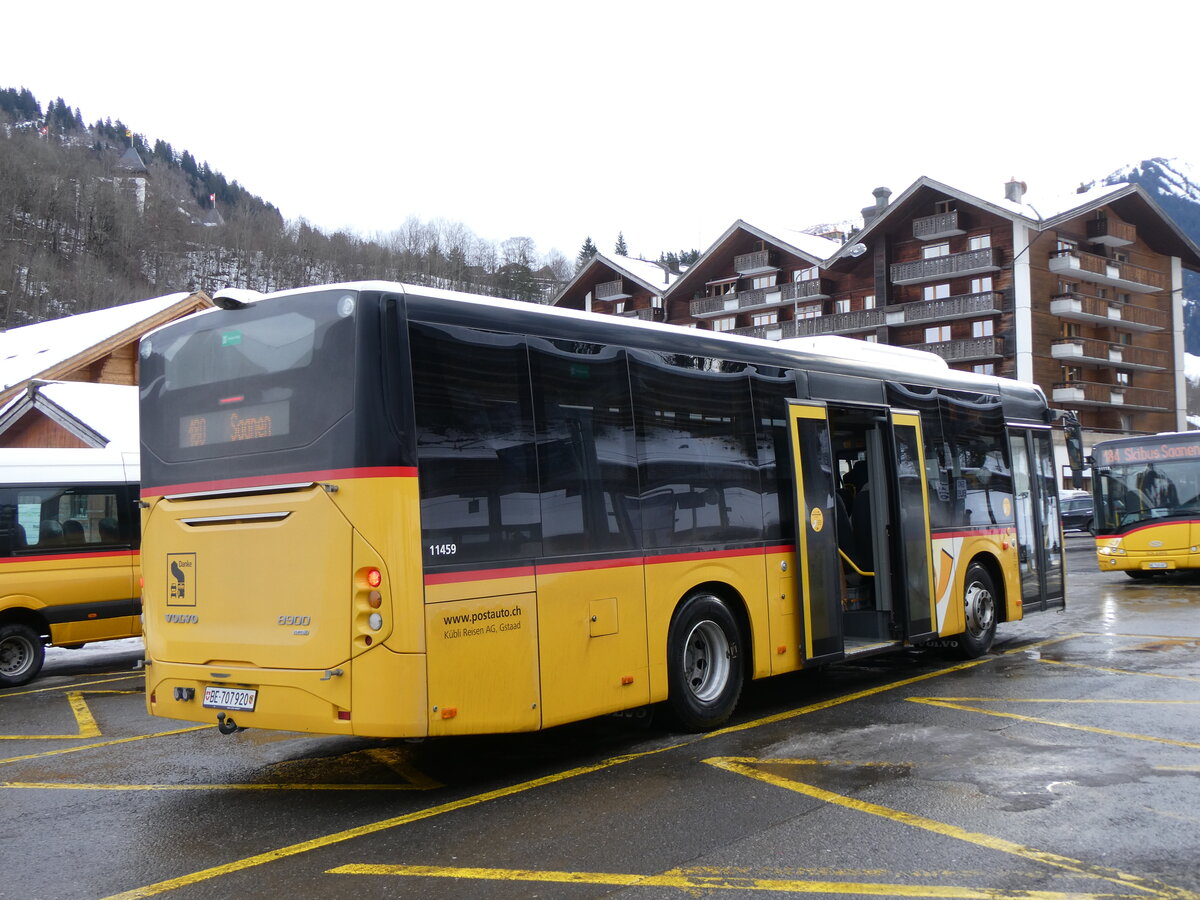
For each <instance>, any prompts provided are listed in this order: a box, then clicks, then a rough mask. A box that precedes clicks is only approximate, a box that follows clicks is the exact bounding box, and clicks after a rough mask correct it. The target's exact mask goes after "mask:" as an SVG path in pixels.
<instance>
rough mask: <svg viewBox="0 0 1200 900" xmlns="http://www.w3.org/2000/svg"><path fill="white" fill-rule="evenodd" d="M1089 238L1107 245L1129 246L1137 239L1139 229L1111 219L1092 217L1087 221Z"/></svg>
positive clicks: (1094, 242) (1096, 242) (1093, 241)
mask: <svg viewBox="0 0 1200 900" xmlns="http://www.w3.org/2000/svg"><path fill="white" fill-rule="evenodd" d="M1087 236H1088V240H1089V241H1091V242H1092V243H1093V244H1104V245H1105V246H1106V247H1127V246H1128V245H1130V244H1132V243H1133V242H1134V241H1136V240H1137V229H1136V228H1134V227H1133V226H1132V225H1126V224H1125V223H1124V222H1114V221H1112V220H1111V219H1092V220H1091V221H1089V222H1088V223H1087Z"/></svg>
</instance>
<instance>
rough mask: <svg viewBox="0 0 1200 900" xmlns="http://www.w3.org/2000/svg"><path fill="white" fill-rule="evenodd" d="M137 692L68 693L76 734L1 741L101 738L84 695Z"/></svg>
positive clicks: (8, 737)
mask: <svg viewBox="0 0 1200 900" xmlns="http://www.w3.org/2000/svg"><path fill="white" fill-rule="evenodd" d="M135 693H137V692H136V691H114V690H103V691H67V702H68V703H70V704H71V712H72V713H73V714H74V716H75V724H76V725H78V726H79V731H78V732H77V733H76V734H0V741H72V740H78V739H79V738H93V737H100V726H99V725H97V724H96V719H95V717H94V716H93V715H92V711H91V710H90V709H88V705H87V702H86V701H85V700H84V699H83V695H84V694H135Z"/></svg>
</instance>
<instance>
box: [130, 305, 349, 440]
mask: <svg viewBox="0 0 1200 900" xmlns="http://www.w3.org/2000/svg"><path fill="white" fill-rule="evenodd" d="M356 305H357V295H356V294H355V293H354V292H352V291H317V292H313V293H307V294H297V295H295V296H293V297H288V298H286V300H279V301H275V300H267V301H264V302H262V303H261V304H252V305H251V306H249V307H247V308H245V309H238V310H213V311H212V312H209V313H205V314H204V315H201V316H197V317H196V318H195V319H194V320H190V319H189V320H184V322H183V323H180V324H179V325H176V326H174V327H172V328H170V329H167V330H166V331H164V332H162V333H160V334H155V335H151V336H150V337H149V338H147V339H146V340H145V341H143V342H142V347H141V352H142V355H143V361H142V372H141V382H142V401H143V403H144V404H149V405H148V406H147V407H146V410H147V412H144V414H143V417H142V439H143V441H144V442H145V443H146V445H147V446H148V447H149V448H150V449H151V450H152V451H153V453H154V454H155V455H156V456H157V457H158V458H160V459H164V460H167V461H170V462H180V461H185V460H198V459H211V458H215V457H224V456H229V455H233V454H246V453H257V452H260V451H263V450H283V449H292V448H296V447H302V446H306V445H308V444H311V443H312V442H313V441H315V440H316V439H317V438H319V437H320V436H321V435H323V434H324V433H325V432H326V431H328V430H329V428H330V427H332V425H333V424H334V423H335V422H337V421H338V420H339V419H340V418H342V417H343V416H345V415H346V414H347V413H348V412H349V411H350V410H351V409H352V407H353V401H354V397H353V379H354V372H355V366H356V360H355V339H354V337H355V335H354V329H355V321H354V316H355V310H356Z"/></svg>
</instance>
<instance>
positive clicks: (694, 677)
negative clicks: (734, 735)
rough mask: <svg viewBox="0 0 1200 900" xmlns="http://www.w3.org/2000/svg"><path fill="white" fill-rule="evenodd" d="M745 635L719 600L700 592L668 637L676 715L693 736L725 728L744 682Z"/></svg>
mask: <svg viewBox="0 0 1200 900" xmlns="http://www.w3.org/2000/svg"><path fill="white" fill-rule="evenodd" d="M741 644H742V634H741V629H740V628H739V627H738V623H737V619H736V618H735V617H734V615H733V613H732V612H731V611H730V609H729V607H728V606H727V605H726V604H725V603H724V601H722V600H721V599H720V598H719V597H717V596H716V595H714V594H710V593H707V592H698V593H695V594H692V595H691V596H689V597H688V598H687V599H686V600H684V601H683V604H682V605H681V606H680V607H679V610H678V612H677V613H676V615H675V618H674V620H673V621H672V622H671V628H670V631H669V632H668V633H667V686H668V694H667V696H668V701H669V703H670V706H671V711H672V712H673V713H674V714H675V718H676V719H678V721H679V724H680V725H682V726H683V727H684V728H686V729H687V730H688V731H708V730H710V729H713V728H716V727H717V726H718V725H721V724H723V723H724V722H726V721H727V720H728V719H729V717H730V716H731V715H732V714H733V709H734V707H735V706H737V702H738V698H739V697H740V696H741V693H742V682H743V680H744V678H745V671H744V666H743V663H742V658H741Z"/></svg>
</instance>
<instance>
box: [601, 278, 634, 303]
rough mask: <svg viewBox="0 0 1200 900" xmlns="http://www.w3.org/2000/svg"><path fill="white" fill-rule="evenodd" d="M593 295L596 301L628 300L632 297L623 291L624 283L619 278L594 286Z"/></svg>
mask: <svg viewBox="0 0 1200 900" xmlns="http://www.w3.org/2000/svg"><path fill="white" fill-rule="evenodd" d="M595 293H596V299H597V300H628V299H629V298H630V297H632V296H633V294H630V293H628V292H627V291H626V290H625V281H624V279H621V278H618V279H617V280H616V281H605V282H602V283H601V284H598V285H596V291H595Z"/></svg>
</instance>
